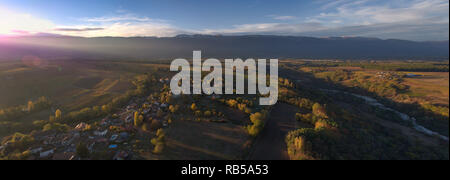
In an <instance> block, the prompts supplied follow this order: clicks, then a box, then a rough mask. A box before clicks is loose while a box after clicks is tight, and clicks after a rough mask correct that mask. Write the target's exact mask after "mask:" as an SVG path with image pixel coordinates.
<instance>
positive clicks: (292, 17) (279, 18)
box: [269, 15, 296, 21]
mask: <svg viewBox="0 0 450 180" xmlns="http://www.w3.org/2000/svg"><path fill="white" fill-rule="evenodd" d="M269 17H271V18H272V19H275V20H282V21H286V20H293V19H296V17H295V16H276V15H269Z"/></svg>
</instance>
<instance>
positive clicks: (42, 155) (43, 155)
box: [39, 149, 55, 158]
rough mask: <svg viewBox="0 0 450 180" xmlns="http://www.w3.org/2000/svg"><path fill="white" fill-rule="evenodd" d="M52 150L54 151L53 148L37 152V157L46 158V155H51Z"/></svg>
mask: <svg viewBox="0 0 450 180" xmlns="http://www.w3.org/2000/svg"><path fill="white" fill-rule="evenodd" d="M54 152H55V150H53V149H51V150H48V151H45V152H41V153H40V154H39V157H40V158H46V157H48V156H50V155H52V154H53V153H54Z"/></svg>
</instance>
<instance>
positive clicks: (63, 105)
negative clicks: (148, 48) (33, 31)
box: [0, 60, 166, 135]
mask: <svg viewBox="0 0 450 180" xmlns="http://www.w3.org/2000/svg"><path fill="white" fill-rule="evenodd" d="M164 67H166V66H165V65H152V64H142V63H137V62H118V61H84V60H72V61H69V60H61V61H45V63H28V62H23V61H2V62H0V84H1V86H0V109H6V108H10V107H17V106H20V105H26V104H27V102H28V101H35V100H36V99H38V98H39V97H47V98H48V99H49V100H50V101H51V102H52V107H51V108H50V109H46V110H43V111H40V112H36V113H32V114H29V115H27V116H24V117H21V118H19V119H14V120H12V121H9V122H8V123H7V124H8V125H4V126H3V127H4V128H6V127H25V126H29V125H31V123H32V122H33V121H36V120H47V119H48V117H49V116H50V115H53V114H54V111H55V110H56V109H61V110H62V111H63V112H70V111H76V110H80V109H82V108H85V107H92V106H97V105H103V104H106V103H108V102H109V101H110V100H111V99H112V98H114V97H116V96H118V95H121V94H123V93H125V92H126V91H127V90H129V89H130V88H132V87H133V85H132V83H131V80H132V79H133V78H134V77H135V76H136V75H138V74H143V73H146V72H148V73H150V72H155V70H157V69H158V68H164ZM6 129H9V128H6ZM13 129H14V128H13ZM13 129H12V131H11V132H14V131H13ZM18 129H21V128H18ZM11 132H10V131H8V132H7V133H1V132H0V134H2V135H6V134H8V133H11Z"/></svg>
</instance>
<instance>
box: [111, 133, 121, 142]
mask: <svg viewBox="0 0 450 180" xmlns="http://www.w3.org/2000/svg"><path fill="white" fill-rule="evenodd" d="M117 138H119V135H117V134H114V135H112V136H111V138H109V141H115V140H117Z"/></svg>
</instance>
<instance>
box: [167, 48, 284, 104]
mask: <svg viewBox="0 0 450 180" xmlns="http://www.w3.org/2000/svg"><path fill="white" fill-rule="evenodd" d="M201 56H202V55H201V51H194V52H193V67H192V92H191V67H190V64H189V61H187V60H186V59H175V60H173V61H172V64H171V65H170V71H180V68H181V71H180V72H179V73H177V74H176V75H175V76H173V77H172V80H171V82H170V89H171V91H172V93H173V94H174V95H179V94H202V93H204V94H207V95H211V94H217V95H221V94H224V93H225V94H245V79H247V82H248V85H247V94H256V93H257V92H256V87H257V86H258V91H259V94H261V95H262V96H261V98H260V99H259V104H260V105H273V104H275V103H276V102H277V101H278V59H270V62H269V67H270V68H269V69H270V75H269V76H268V75H267V69H268V68H267V66H266V59H258V61H257V62H256V61H255V60H254V59H247V60H245V61H243V60H242V59H225V63H224V65H225V71H223V69H222V63H221V62H220V61H219V60H218V59H214V58H210V59H207V60H205V61H204V62H203V63H202V60H201ZM211 68H213V70H211ZM245 70H247V78H245V77H246V74H245ZM257 70H258V71H257ZM210 71H211V72H210ZM202 72H210V73H209V74H207V75H206V76H205V77H204V78H203V80H202ZM223 72H225V92H223V82H224V81H223V77H224V76H223ZM234 75H236V79H234V77H235V76H234ZM180 81H181V83H180ZM211 82H212V83H211ZM235 83H236V88H235V89H234V84H235Z"/></svg>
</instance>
